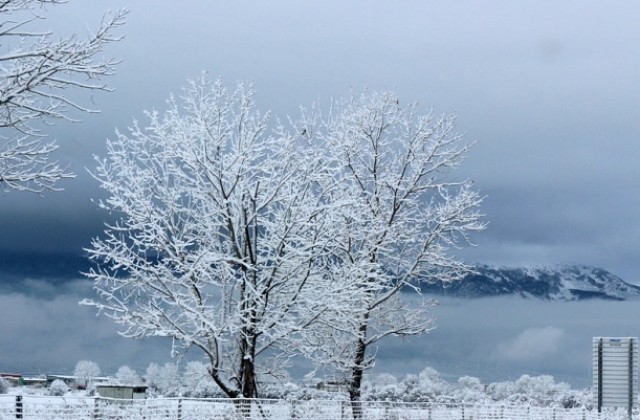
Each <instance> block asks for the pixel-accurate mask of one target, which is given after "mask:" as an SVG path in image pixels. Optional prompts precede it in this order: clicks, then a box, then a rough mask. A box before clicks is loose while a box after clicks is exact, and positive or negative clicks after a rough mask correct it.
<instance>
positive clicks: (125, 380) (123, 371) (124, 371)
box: [116, 365, 140, 385]
mask: <svg viewBox="0 0 640 420" xmlns="http://www.w3.org/2000/svg"><path fill="white" fill-rule="evenodd" d="M116 380H117V381H118V383H120V384H124V385H136V384H139V383H140V376H138V373H137V372H136V371H135V370H133V369H131V368H130V367H129V366H127V365H124V366H120V367H119V368H118V371H117V372H116Z"/></svg>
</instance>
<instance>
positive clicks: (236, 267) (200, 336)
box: [84, 77, 345, 397]
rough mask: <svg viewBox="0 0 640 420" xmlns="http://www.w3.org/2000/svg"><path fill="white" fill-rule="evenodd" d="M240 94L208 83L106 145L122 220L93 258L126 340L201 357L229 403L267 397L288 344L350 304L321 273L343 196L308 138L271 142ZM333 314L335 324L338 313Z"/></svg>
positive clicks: (104, 182)
mask: <svg viewBox="0 0 640 420" xmlns="http://www.w3.org/2000/svg"><path fill="white" fill-rule="evenodd" d="M253 97H254V93H253V91H252V90H251V89H247V88H245V87H244V86H242V85H241V84H240V85H238V87H237V88H236V89H235V90H232V91H228V90H227V89H226V88H225V87H224V86H223V84H222V83H221V82H219V81H218V82H216V83H213V84H211V83H210V82H208V81H207V80H206V77H203V78H202V80H200V81H197V82H193V83H191V85H190V87H189V88H188V89H187V90H186V91H185V92H184V95H183V97H182V98H181V101H179V100H177V99H173V98H172V99H170V100H169V101H168V111H167V112H166V113H164V114H162V115H161V114H160V113H158V112H151V113H148V114H147V117H148V118H149V122H148V125H147V126H146V127H144V128H141V127H140V126H139V125H138V124H137V123H135V124H134V126H133V127H132V128H131V129H130V132H129V133H128V134H124V133H117V137H116V139H115V140H113V141H109V142H108V145H107V147H108V156H107V157H106V158H105V159H99V160H98V167H97V170H96V172H95V177H96V179H97V180H98V181H99V182H100V184H101V186H102V187H103V188H104V189H105V190H106V191H107V193H108V194H109V197H108V198H107V199H106V200H105V201H103V202H101V203H100V206H101V207H102V208H104V209H105V210H108V211H110V212H112V213H113V214H116V215H119V216H120V219H119V220H118V221H117V222H116V223H114V224H113V225H110V226H108V227H107V229H106V231H105V234H104V236H103V237H102V238H96V239H94V241H93V242H92V247H91V248H90V249H88V250H87V251H88V253H89V255H90V257H91V258H92V259H93V260H94V261H96V262H97V267H96V268H95V269H92V270H91V271H90V272H89V273H88V274H87V275H88V277H90V278H91V279H93V280H94V281H95V290H96V292H97V294H98V298H97V299H95V300H85V301H84V303H85V304H89V305H93V306H95V307H97V308H98V310H99V311H101V312H104V313H106V314H107V316H109V317H112V318H113V319H114V320H115V321H116V322H117V323H120V324H122V325H123V326H125V330H124V331H123V334H124V335H125V336H128V337H143V336H166V337H171V338H172V339H173V343H174V348H173V350H174V354H175V353H176V352H179V351H181V350H183V349H186V348H189V347H195V348H198V349H200V350H201V351H202V352H203V353H204V354H205V355H206V358H207V360H208V363H209V368H208V369H209V374H210V375H211V377H212V379H213V380H214V381H215V383H216V384H217V385H218V386H219V387H220V389H221V390H222V391H223V392H224V393H225V394H226V395H228V396H230V397H241V396H244V397H255V396H257V395H258V391H259V389H258V384H259V380H258V379H259V378H258V375H259V374H270V375H274V374H278V372H277V369H279V368H281V366H282V363H273V364H270V363H267V361H265V357H266V356H267V354H270V355H278V354H279V351H278V349H279V348H282V347H287V346H286V340H287V338H288V337H290V336H291V335H293V334H297V333H299V332H300V331H303V330H304V329H306V328H307V327H308V326H309V325H310V324H312V323H313V322H314V321H315V320H316V319H317V318H318V317H319V315H320V314H321V313H322V312H324V311H326V310H327V309H328V308H329V307H330V306H336V308H337V307H338V306H344V305H341V304H340V302H341V299H344V298H343V296H345V293H342V292H341V290H340V287H341V286H340V285H339V284H335V283H332V280H331V279H332V277H331V275H329V274H328V271H327V269H326V267H327V266H328V264H331V258H332V256H333V255H334V254H335V253H334V252H333V251H331V250H329V249H328V248H329V246H330V244H331V241H332V240H333V236H334V235H333V234H332V231H331V229H332V224H331V223H329V221H330V219H329V216H330V215H331V212H330V211H329V209H330V208H331V207H332V206H335V205H336V203H335V200H334V198H333V197H332V195H331V190H332V189H333V188H334V186H333V185H332V184H331V183H329V182H326V181H324V180H323V179H322V177H323V176H327V175H326V171H325V170H324V168H323V167H322V164H323V161H322V160H320V159H316V157H317V151H314V149H312V148H311V146H310V145H309V144H307V143H306V141H305V138H304V137H303V136H300V134H299V133H295V134H288V133H287V132H286V130H284V129H278V130H276V131H274V134H269V132H268V126H267V123H268V114H261V113H260V112H258V111H257V110H256V108H255V105H254V98H253ZM336 308H333V309H332V311H336V310H337V309H336Z"/></svg>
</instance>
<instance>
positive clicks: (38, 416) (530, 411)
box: [0, 395, 640, 420]
mask: <svg viewBox="0 0 640 420" xmlns="http://www.w3.org/2000/svg"><path fill="white" fill-rule="evenodd" d="M362 410H363V415H362V418H363V419H366V420H485V419H486V420H489V419H501V420H623V419H624V420H627V419H628V417H627V414H626V412H624V411H622V410H620V411H610V412H607V413H602V414H598V413H597V412H596V411H591V410H585V409H559V408H548V407H533V406H523V405H520V406H518V405H501V404H499V403H485V404H468V405H467V404H456V405H445V404H429V403H386V402H369V401H366V402H363V403H362ZM203 418H207V419H216V420H244V419H251V420H254V419H255V420H283V419H287V420H288V419H305V420H306V419H308V420H351V419H352V416H351V407H350V404H349V402H348V401H319V400H308V401H284V400H243V401H242V402H240V401H237V400H229V399H187V398H156V399H147V400H111V399H104V398H85V397H42V396H32V395H25V396H15V395H0V420H9V419H12V420H13V419H25V420H27V419H30V420H116V419H123V420H124V419H127V420H129V419H131V420H138V419H139V420H142V419H145V420H191V419H193V420H196V419H203ZM634 419H640V416H638V415H634Z"/></svg>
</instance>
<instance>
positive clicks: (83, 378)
mask: <svg viewBox="0 0 640 420" xmlns="http://www.w3.org/2000/svg"><path fill="white" fill-rule="evenodd" d="M98 375H100V367H99V366H98V364H97V363H96V362H92V361H90V360H81V361H79V362H78V363H77V364H76V367H75V369H74V370H73V376H75V377H76V381H77V385H78V387H80V388H86V389H89V388H90V387H91V384H92V382H93V379H94V378H95V377H97V376H98Z"/></svg>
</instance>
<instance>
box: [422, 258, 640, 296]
mask: <svg viewBox="0 0 640 420" xmlns="http://www.w3.org/2000/svg"><path fill="white" fill-rule="evenodd" d="M474 271H475V272H474V273H472V274H468V275H467V276H466V277H465V278H464V279H463V280H461V281H456V282H453V283H450V284H447V285H446V286H445V285H443V284H442V283H440V282H438V283H434V284H421V285H420V289H421V290H422V291H423V292H424V293H432V294H440V295H446V296H453V297H464V298H480V297H488V296H502V295H516V296H522V297H533V298H538V299H544V300H558V301H571V300H584V299H607V300H627V299H636V298H638V297H640V287H638V286H634V285H632V284H629V283H626V282H625V281H624V280H622V279H621V278H620V277H618V276H616V275H614V274H611V273H610V272H608V271H606V270H603V269H601V268H597V267H590V266H583V265H562V266H553V267H522V268H504V267H490V266H486V265H479V266H476V267H475V269H474Z"/></svg>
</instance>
